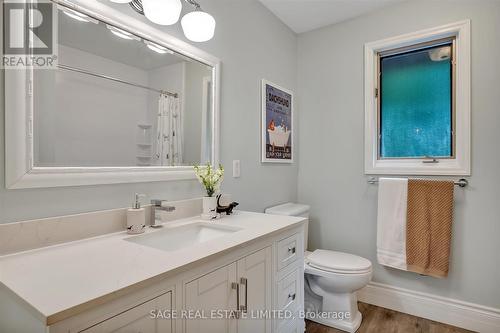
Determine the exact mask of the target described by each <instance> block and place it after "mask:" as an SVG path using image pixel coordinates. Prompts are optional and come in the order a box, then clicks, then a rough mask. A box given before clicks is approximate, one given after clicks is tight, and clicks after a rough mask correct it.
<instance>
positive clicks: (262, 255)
mask: <svg viewBox="0 0 500 333" xmlns="http://www.w3.org/2000/svg"><path fill="white" fill-rule="evenodd" d="M238 282H239V284H240V285H239V287H240V295H241V297H240V310H242V314H241V319H240V320H238V333H256V332H259V333H266V332H267V333H270V332H271V326H272V325H271V324H272V320H271V318H268V319H265V318H264V319H260V318H259V313H262V312H264V311H266V310H271V307H272V305H271V302H272V290H271V288H272V250H271V247H267V248H265V249H262V250H260V251H258V252H255V253H253V254H251V255H249V256H247V257H245V258H243V259H241V260H239V261H238Z"/></svg>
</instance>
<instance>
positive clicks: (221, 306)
mask: <svg viewBox="0 0 500 333" xmlns="http://www.w3.org/2000/svg"><path fill="white" fill-rule="evenodd" d="M237 292H238V290H237V285H236V263H232V264H230V265H227V266H224V267H222V268H219V269H218V270H216V271H213V272H211V273H209V274H207V275H204V276H202V277H200V278H198V279H196V280H194V281H191V282H189V283H187V284H186V285H185V287H184V293H185V297H186V306H185V309H186V312H185V314H186V315H187V316H188V317H189V318H188V319H185V332H186V333H225V332H227V333H235V332H236V321H237V319H236V318H235V317H234V315H232V313H234V312H233V311H234V310H236V302H237V296H238V295H237ZM213 311H217V312H216V314H215V318H214V316H212V314H213ZM218 316H220V317H218Z"/></svg>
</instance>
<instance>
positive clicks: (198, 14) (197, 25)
mask: <svg viewBox="0 0 500 333" xmlns="http://www.w3.org/2000/svg"><path fill="white" fill-rule="evenodd" d="M181 25H182V30H183V31H184V35H185V36H186V38H187V39H189V40H190V41H193V42H206V41H208V40H210V39H212V38H213V37H214V32H215V19H214V18H213V16H212V15H210V14H208V13H205V12H203V11H200V10H197V11H194V12H191V13H187V14H186V15H184V17H183V18H182V20H181Z"/></svg>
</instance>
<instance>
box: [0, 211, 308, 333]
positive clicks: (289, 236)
mask: <svg viewBox="0 0 500 333" xmlns="http://www.w3.org/2000/svg"><path fill="white" fill-rule="evenodd" d="M268 218H269V217H268ZM268 222H274V219H270V220H269V221H268ZM235 244H236V245H234V246H232V247H225V248H223V249H222V250H219V252H214V253H213V254H211V255H210V256H207V257H205V258H203V259H202V260H197V261H192V262H187V263H186V264H183V265H181V266H178V267H177V268H176V269H174V270H170V271H167V272H165V273H160V274H156V275H154V276H151V277H150V278H149V279H147V280H141V281H138V282H137V283H135V284H132V285H129V286H128V287H126V288H122V289H120V290H116V291H114V292H113V293H112V294H108V295H106V299H105V300H104V301H103V299H102V298H101V299H93V300H91V301H89V302H87V303H85V304H79V305H76V306H72V307H67V308H65V309H63V310H62V311H60V312H54V313H53V314H51V315H50V316H46V317H45V318H40V319H39V320H37V321H36V322H32V323H28V320H32V321H33V320H34V319H33V316H32V314H31V313H25V312H23V311H24V310H22V311H21V310H20V311H18V312H16V316H15V317H11V318H8V321H9V322H8V323H2V320H0V332H3V331H4V329H7V331H8V332H9V333H24V332H29V333H42V332H43V333H77V332H85V333H108V332H120V333H292V332H303V330H304V320H303V319H302V318H300V316H299V313H300V312H302V310H303V307H304V299H303V289H304V282H303V277H304V263H303V253H304V252H303V223H299V222H295V223H294V224H292V225H291V226H290V227H283V228H282V229H280V230H277V231H274V232H270V233H267V234H264V235H263V236H260V237H256V238H253V239H252V238H250V237H249V238H248V240H247V241H244V242H239V243H235ZM76 246H80V245H76ZM143 250H144V251H147V248H144V249H143ZM86 251H88V250H86ZM196 251H199V250H198V249H194V251H193V252H194V253H195V255H198V254H197V253H196ZM152 253H153V252H152ZM154 253H156V254H160V253H159V252H154ZM185 253H188V255H192V252H189V250H187V251H186V252H185ZM189 253H191V254H189ZM168 258H169V257H166V258H163V259H161V260H168ZM170 258H171V260H174V255H172V257H170ZM135 273H136V274H137V273H138V271H137V270H136V271H135ZM107 274H113V271H109V272H108V273H107ZM0 291H1V289H0ZM77 292H79V291H78V290H75V293H77ZM0 295H2V294H1V293H0ZM2 302H3V301H2V300H1V299H0V309H1V306H2ZM4 303H5V305H7V303H6V301H4ZM11 304H12V303H11ZM19 309H21V308H19ZM280 311H281V312H280ZM290 316H291V317H290ZM4 318H7V317H4ZM29 318H32V319H29ZM0 319H2V317H0ZM31 324H33V325H32V326H33V327H37V328H36V329H27V328H28V327H32V326H30V325H31ZM11 328H14V329H13V330H12V329H11Z"/></svg>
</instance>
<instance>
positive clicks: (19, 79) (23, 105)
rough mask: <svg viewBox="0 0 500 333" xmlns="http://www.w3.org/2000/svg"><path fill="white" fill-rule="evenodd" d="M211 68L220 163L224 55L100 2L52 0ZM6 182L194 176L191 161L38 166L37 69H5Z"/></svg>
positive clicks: (14, 185) (215, 157) (15, 185)
mask: <svg viewBox="0 0 500 333" xmlns="http://www.w3.org/2000/svg"><path fill="white" fill-rule="evenodd" d="M51 1H52V2H53V3H54V4H56V5H60V6H64V7H67V8H71V9H73V10H76V11H79V12H81V13H84V14H86V15H88V16H91V17H93V18H96V19H98V20H100V21H103V22H105V23H107V24H111V25H114V26H116V27H118V28H120V29H123V30H126V31H128V32H130V33H133V34H135V35H137V36H139V37H141V38H143V39H146V40H150V41H153V42H155V43H157V44H160V45H163V46H165V47H167V48H169V49H171V50H173V51H175V52H177V53H179V54H181V55H184V56H186V57H189V58H192V59H194V60H197V61H199V62H201V63H204V64H206V65H208V66H210V67H212V80H213V84H212V94H213V99H212V103H213V104H212V107H213V110H214V111H213V118H212V133H213V137H212V142H211V146H212V161H211V162H212V163H213V164H218V162H219V113H220V110H219V109H220V86H221V85H220V67H221V63H220V60H219V59H218V58H216V57H214V56H212V55H210V54H208V53H206V52H205V51H202V50H200V49H198V48H196V47H194V46H192V45H191V44H188V43H186V42H184V41H182V40H179V39H177V38H175V37H172V36H170V35H168V34H166V33H164V32H162V31H160V30H158V29H156V28H154V27H153V26H150V25H149V24H147V23H144V22H142V21H140V20H138V19H136V18H134V17H131V16H126V15H123V13H121V12H119V11H117V10H116V9H113V8H111V7H109V6H107V5H106V4H103V3H101V2H99V1H88V0H73V1H71V2H70V1H67V0H51ZM4 73H5V186H6V187H7V188H8V189H21V188H43V187H61V186H83V185H98V184H119V183H139V182H154V181H171V180H186V179H194V178H195V174H194V171H193V168H192V167H191V166H177V167H36V166H34V162H33V93H32V91H30V90H31V89H30V88H29V87H31V82H32V79H33V70H28V69H27V70H5V71H4Z"/></svg>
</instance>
